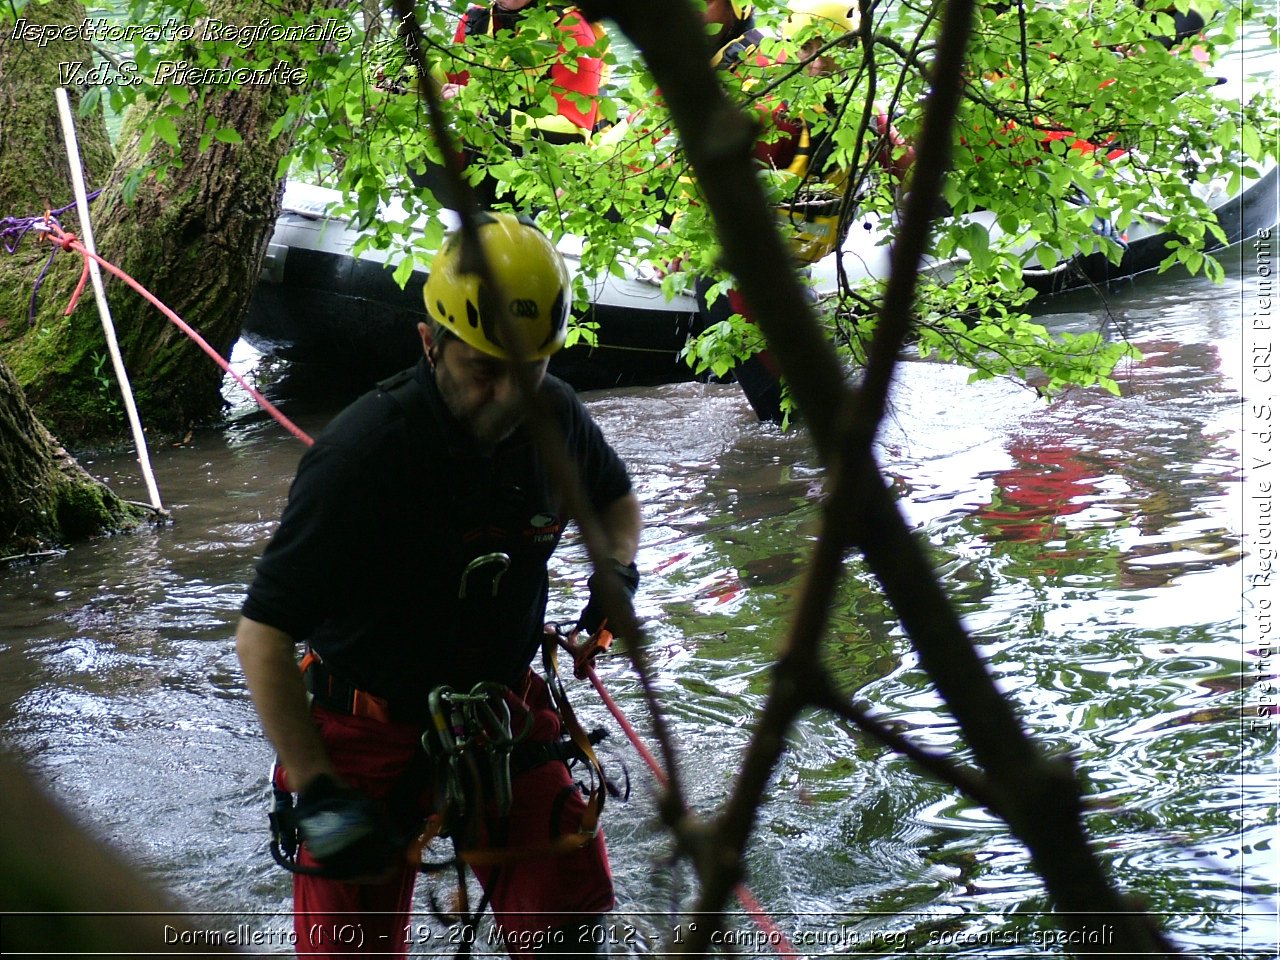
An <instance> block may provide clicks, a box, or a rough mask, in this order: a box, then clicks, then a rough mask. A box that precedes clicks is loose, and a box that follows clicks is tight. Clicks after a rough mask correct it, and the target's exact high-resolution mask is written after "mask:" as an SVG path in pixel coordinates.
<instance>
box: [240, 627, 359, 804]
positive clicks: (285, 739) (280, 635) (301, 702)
mask: <svg viewBox="0 0 1280 960" xmlns="http://www.w3.org/2000/svg"><path fill="white" fill-rule="evenodd" d="M236 655H237V656H238V657H239V658H240V666H241V668H242V669H243V670H244V676H245V680H246V681H247V682H248V684H249V694H250V696H252V697H253V705H254V708H255V709H256V710H257V711H258V719H259V721H260V722H261V724H262V730H263V732H264V733H265V734H266V735H267V739H268V740H270V741H271V745H272V746H274V747H275V748H276V752H277V753H278V754H279V755H280V760H281V762H282V763H283V764H284V767H285V770H286V771H287V772H288V777H289V789H290V790H292V791H293V792H295V793H301V792H302V791H303V790H304V789H305V788H306V787H307V785H308V784H310V783H311V781H312V780H314V779H315V778H316V777H317V776H319V775H320V774H322V773H323V774H328V775H329V776H331V777H334V778H335V779H336V778H337V773H336V771H335V770H334V768H333V764H332V763H331V762H330V760H329V756H328V754H327V753H326V752H325V749H324V743H323V741H322V740H321V739H320V735H319V734H318V733H317V732H316V728H315V725H314V724H313V723H312V721H311V710H310V708H309V706H308V703H307V690H306V687H305V685H304V684H303V682H302V674H301V673H300V672H299V671H298V664H297V662H296V660H295V654H294V642H293V638H292V637H290V636H289V635H288V634H287V633H285V632H284V631H283V630H279V629H277V628H275V627H272V626H268V625H267V624H265V623H259V622H258V621H257V620H251V619H249V618H248V617H241V618H240V625H239V627H237V629H236Z"/></svg>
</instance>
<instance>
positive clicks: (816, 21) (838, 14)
mask: <svg viewBox="0 0 1280 960" xmlns="http://www.w3.org/2000/svg"><path fill="white" fill-rule="evenodd" d="M787 11H788V12H787V16H786V19H784V20H783V21H782V36H783V37H784V38H785V39H787V40H791V39H794V38H795V36H796V34H798V33H800V31H801V30H805V29H810V28H812V29H814V30H820V31H821V32H822V33H825V34H834V35H839V34H843V33H853V32H854V31H855V30H857V29H858V25H859V24H860V23H861V22H862V13H861V11H859V10H858V5H857V3H855V2H853V0H791V2H790V3H789V4H787Z"/></svg>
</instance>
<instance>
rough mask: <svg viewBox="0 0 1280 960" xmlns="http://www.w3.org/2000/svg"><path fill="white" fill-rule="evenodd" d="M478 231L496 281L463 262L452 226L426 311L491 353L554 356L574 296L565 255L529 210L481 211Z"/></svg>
mask: <svg viewBox="0 0 1280 960" xmlns="http://www.w3.org/2000/svg"><path fill="white" fill-rule="evenodd" d="M477 231H478V234H479V237H480V246H481V247H482V248H483V250H484V256H485V260H486V261H487V262H488V265H489V271H490V273H491V275H492V277H493V280H494V289H489V287H488V286H487V285H485V284H482V283H481V281H480V275H479V273H478V272H476V269H475V267H474V266H473V265H471V264H466V265H464V264H463V262H462V259H463V257H462V253H463V242H462V232H461V231H460V230H457V231H454V232H453V233H451V234H449V236H448V237H446V238H445V241H444V245H443V246H442V247H441V248H440V250H439V252H438V253H437V254H436V256H435V259H434V260H432V262H431V272H430V273H429V274H428V276H427V283H426V286H425V287H423V291H422V296H423V300H424V301H425V303H426V307H427V316H428V317H429V318H430V319H431V320H433V321H435V322H436V323H439V324H440V325H441V326H443V327H444V328H445V329H447V330H449V331H450V332H451V333H453V334H454V335H455V336H457V338H458V339H459V340H461V341H463V342H464V343H467V344H470V345H471V346H473V347H475V348H476V349H477V350H480V351H482V352H483V353H487V354H489V355H490V356H494V357H501V358H502V359H504V360H541V359H543V358H544V357H549V356H551V354H553V353H555V352H556V351H557V350H559V349H560V348H561V347H562V346H564V340H565V335H566V333H567V332H568V328H569V308H570V306H571V304H572V296H571V293H570V287H569V282H570V281H569V268H568V267H567V266H566V265H565V262H564V257H562V256H560V251H558V250H557V249H556V248H555V244H553V243H552V242H551V239H550V238H549V237H548V236H547V235H546V234H545V233H543V232H542V231H541V230H539V229H538V228H537V227H536V226H535V225H534V223H533V221H532V220H530V219H528V218H527V217H516V216H512V215H511V214H509V213H482V214H480V216H479V218H478V224H477ZM499 297H500V298H501V299H500V300H499ZM508 340H510V341H512V342H508Z"/></svg>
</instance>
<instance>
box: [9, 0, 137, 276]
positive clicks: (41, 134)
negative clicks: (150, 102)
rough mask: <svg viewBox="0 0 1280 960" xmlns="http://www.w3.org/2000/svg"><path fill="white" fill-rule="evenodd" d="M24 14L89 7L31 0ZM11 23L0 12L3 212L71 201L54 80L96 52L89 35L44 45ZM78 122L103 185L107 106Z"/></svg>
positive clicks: (32, 18)
mask: <svg viewBox="0 0 1280 960" xmlns="http://www.w3.org/2000/svg"><path fill="white" fill-rule="evenodd" d="M6 6H7V4H6ZM22 16H23V18H25V19H26V20H27V21H29V23H30V24H32V25H37V24H38V25H50V26H59V25H65V24H76V23H80V22H81V21H83V20H84V17H85V10H84V7H83V6H82V5H81V3H80V0H50V2H49V3H32V4H28V5H27V6H26V7H25V8H23V10H22ZM13 29H14V22H13V19H12V15H9V16H0V217H11V216H26V215H34V214H39V213H43V212H44V208H45V206H46V204H47V205H50V206H53V207H60V206H62V205H64V204H66V203H69V202H70V201H71V173H70V169H71V168H70V166H69V164H68V162H67V153H66V151H65V150H64V149H63V144H62V130H61V128H60V127H59V125H58V109H57V107H56V105H55V104H54V100H53V88H54V87H55V86H56V85H57V84H58V81H59V76H58V65H59V63H63V62H82V63H85V64H88V63H90V62H91V61H92V59H93V54H92V50H91V48H90V46H89V44H88V42H87V41H85V40H82V39H80V38H78V37H77V38H76V39H73V40H58V41H55V42H52V43H48V44H46V45H44V46H41V45H40V44H39V43H38V42H36V41H34V40H13V39H12V34H13ZM67 92H68V93H69V94H70V97H71V105H72V107H73V108H74V107H75V106H76V105H78V104H79V102H80V94H81V91H80V90H79V89H77V88H76V87H69V88H68V91H67ZM76 127H77V129H76V136H77V138H78V139H79V141H80V152H81V154H82V157H83V160H84V166H85V171H86V177H87V179H88V180H89V182H90V183H91V184H94V183H96V184H98V185H99V186H101V184H102V182H103V180H105V179H106V175H107V172H108V171H109V170H110V169H111V162H112V157H111V143H110V141H109V140H108V138H107V127H106V124H105V123H104V122H103V119H102V111H101V110H94V111H92V112H91V113H90V114H89V115H88V116H85V117H79V118H77V120H76ZM27 290H28V292H30V285H28V287H27Z"/></svg>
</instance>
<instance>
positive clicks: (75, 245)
mask: <svg viewBox="0 0 1280 960" xmlns="http://www.w3.org/2000/svg"><path fill="white" fill-rule="evenodd" d="M44 234H45V236H46V237H48V238H49V241H50V242H51V243H56V244H57V245H58V246H60V247H61V248H62V249H63V250H74V251H75V252H76V253H79V254H80V255H81V256H82V257H84V270H83V271H82V272H81V274H80V283H79V284H78V285H77V286H76V289H75V293H73V294H72V295H71V302H70V303H68V304H67V313H68V314H70V313H71V311H72V310H74V309H75V307H76V303H77V302H78V301H79V299H80V294H81V293H83V292H84V284H85V280H87V279H88V277H89V258H90V257H92V258H93V259H94V260H96V261H97V262H98V263H99V264H100V265H101V266H102V267H103V268H104V269H106V270H109V271H110V272H111V273H113V274H114V275H115V276H117V277H119V278H120V279H121V280H123V281H124V282H125V283H127V284H128V285H129V286H130V287H132V288H133V289H134V290H136V291H137V292H138V293H139V294H140V295H141V296H142V297H143V298H144V299H145V300H146V301H147V302H148V303H150V304H151V305H152V306H154V307H155V308H156V309H157V310H159V311H160V312H161V313H163V314H164V315H165V316H166V317H168V318H169V320H171V321H172V322H173V323H174V325H175V326H177V328H178V329H179V330H181V331H182V332H183V333H185V334H186V335H187V336H188V337H190V338H191V339H192V340H193V341H195V343H196V346H198V347H199V348H200V349H201V350H203V351H204V352H205V353H207V354H208V355H209V356H210V357H211V358H212V359H213V361H214V363H216V364H217V365H218V366H219V367H221V368H222V369H223V371H224V372H226V373H228V374H230V376H231V378H232V379H233V380H235V382H236V383H238V384H240V386H242V387H244V389H245V390H246V391H247V392H248V394H249V396H251V397H253V399H254V400H255V401H257V404H258V406H260V407H261V408H262V409H263V410H265V411H266V412H267V413H269V414H271V416H272V417H274V418H275V420H276V422H277V423H279V424H280V425H281V426H282V427H284V428H285V429H286V430H288V431H289V432H290V433H292V434H293V435H294V436H295V437H297V438H298V439H299V440H301V441H302V442H303V443H305V444H306V445H307V446H311V445H312V444H313V443H315V441H314V440H312V439H311V437H310V436H308V435H307V434H306V433H305V432H303V430H302V429H301V428H300V427H298V425H297V424H295V423H294V422H293V421H292V420H290V419H289V418H288V417H286V416H285V415H284V414H283V413H281V412H280V410H279V409H278V408H277V407H276V406H275V404H273V403H272V402H271V401H270V400H268V399H267V398H266V397H264V396H263V395H262V394H261V393H259V392H258V391H257V390H256V389H255V388H254V387H252V386H250V385H249V383H248V381H246V380H245V379H244V377H242V376H240V374H238V373H236V372H235V371H234V370H232V369H231V364H229V363H228V362H227V361H226V360H225V359H224V358H223V356H222V354H220V353H218V351H217V350H215V349H213V347H211V346H210V345H209V343H208V341H206V340H205V339H204V337H202V336H200V334H198V333H197V332H196V331H195V330H194V329H192V327H191V326H190V325H189V324H188V323H187V322H186V321H185V320H183V319H182V318H181V317H180V316H178V315H177V314H176V313H174V312H173V311H172V310H170V309H169V308H168V307H167V306H165V305H164V304H163V303H161V302H160V300H159V299H157V298H156V296H155V295H154V294H153V293H152V292H151V291H150V290H148V289H147V288H146V287H144V286H143V285H142V284H140V283H139V282H138V281H137V280H135V279H133V277H131V276H129V275H128V274H127V273H125V272H124V271H123V270H121V269H120V268H119V267H117V266H116V265H115V264H113V263H110V262H108V261H106V260H104V259H102V257H100V256H98V255H97V254H96V253H93V252H92V251H90V250H88V249H87V248H86V247H85V246H84V244H82V243H81V242H80V241H79V240H78V239H77V238H76V235H75V234H73V233H67V232H66V231H65V230H63V229H62V228H61V227H59V226H58V225H57V224H56V223H53V222H51V221H46V229H45V231H44Z"/></svg>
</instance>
